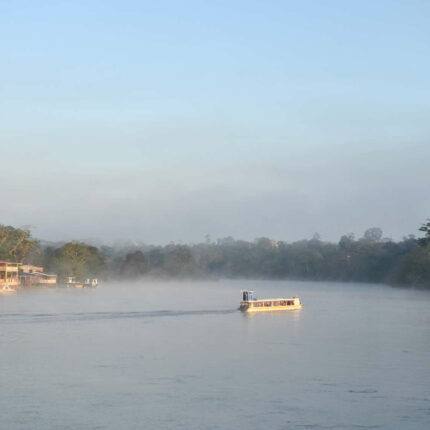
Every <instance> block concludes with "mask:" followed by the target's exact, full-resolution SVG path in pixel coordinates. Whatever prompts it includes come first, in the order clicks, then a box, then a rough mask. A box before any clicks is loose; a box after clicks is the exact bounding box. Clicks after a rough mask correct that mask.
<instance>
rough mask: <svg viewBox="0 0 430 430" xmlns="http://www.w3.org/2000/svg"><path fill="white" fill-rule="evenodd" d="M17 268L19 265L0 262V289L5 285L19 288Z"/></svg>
mask: <svg viewBox="0 0 430 430" xmlns="http://www.w3.org/2000/svg"><path fill="white" fill-rule="evenodd" d="M19 266H20V263H16V262H13V261H5V260H0V287H3V286H5V285H8V286H10V287H19V286H20V285H21V282H20V279H19Z"/></svg>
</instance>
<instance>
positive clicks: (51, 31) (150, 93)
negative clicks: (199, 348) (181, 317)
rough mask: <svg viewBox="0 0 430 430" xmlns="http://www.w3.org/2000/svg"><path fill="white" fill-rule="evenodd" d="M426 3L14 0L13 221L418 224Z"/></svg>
mask: <svg viewBox="0 0 430 430" xmlns="http://www.w3.org/2000/svg"><path fill="white" fill-rule="evenodd" d="M370 10H371V13H369V11H370ZM429 13H430V5H429V4H428V3H425V2H420V1H410V2H392V1H388V0H385V1H379V2H372V3H370V2H355V3H352V2H350V3H345V2H341V1H330V2H317V1H307V2H279V1H269V2H252V1H251V2H249V1H247V2H244V1H238V2H233V3H231V2H225V1H221V2H216V3H207V2H204V3H201V2H192V1H185V2H180V3H178V2H173V1H167V2H162V3H160V4H158V3H157V4H149V3H146V2H138V1H132V0H127V1H125V2H123V3H122V4H121V7H120V8H118V7H117V5H116V4H115V2H114V3H111V2H101V1H93V2H90V3H88V2H84V1H75V2H71V3H64V2H54V1H46V2H43V3H34V2H30V1H24V2H19V4H17V3H15V2H2V3H1V5H0V37H1V39H2V40H7V43H6V44H4V46H3V50H2V60H1V62H2V67H1V68H0V76H1V82H2V86H1V96H0V118H1V127H2V132H1V141H0V145H1V150H2V168H1V170H0V189H1V195H2V202H3V203H2V205H1V209H0V222H1V223H2V224H5V225H13V226H15V227H20V226H29V225H31V226H32V227H31V230H32V232H33V235H34V236H35V237H38V238H43V239H45V240H52V241H67V240H72V239H81V240H82V239H87V238H100V239H101V240H103V241H113V240H115V239H131V240H137V241H144V242H146V243H152V244H168V243H169V242H170V241H174V242H182V243H190V242H194V243H197V242H201V241H204V238H205V236H206V235H207V234H210V235H211V237H212V238H214V239H215V238H222V237H228V236H233V237H235V238H237V239H243V240H248V241H249V240H253V239H254V238H256V237H270V238H274V239H277V240H285V241H295V240H300V239H305V238H307V239H310V238H312V236H313V235H314V233H319V234H320V236H321V238H322V239H323V240H327V241H333V242H337V241H338V240H339V238H340V237H341V236H342V235H345V234H348V233H351V232H354V233H355V234H356V235H357V237H359V236H361V235H362V234H363V233H364V231H365V230H366V229H367V228H369V227H371V226H381V227H382V228H383V230H384V233H385V235H386V236H388V237H391V238H393V239H394V240H401V239H402V237H403V236H404V235H407V234H410V233H416V231H417V228H418V227H419V226H420V225H421V223H422V222H423V221H424V220H425V219H426V218H427V217H428V215H429V214H430V200H429V199H428V197H427V196H428V184H429V183H430V169H429V168H428V160H429V159H430V145H429V143H428V138H429V135H430V133H429V132H430V122H429V121H428V113H429V99H430V98H429V92H428V88H430V86H429V79H430V78H429V76H430V74H429V61H430V60H429V57H428V55H427V51H428V42H429V36H430V34H429V33H430V30H429V26H428V22H427V17H428V16H429ZM411 23H413V25H411Z"/></svg>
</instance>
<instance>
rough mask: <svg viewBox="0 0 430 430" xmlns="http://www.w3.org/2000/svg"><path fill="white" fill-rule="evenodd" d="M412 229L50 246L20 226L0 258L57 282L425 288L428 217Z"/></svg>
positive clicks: (8, 235)
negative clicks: (35, 268)
mask: <svg viewBox="0 0 430 430" xmlns="http://www.w3.org/2000/svg"><path fill="white" fill-rule="evenodd" d="M418 230H419V232H420V236H422V237H419V238H416V237H415V236H414V235H409V236H406V237H404V238H403V240H401V241H397V242H395V241H393V240H391V239H389V238H384V237H383V232H382V230H381V229H380V228H377V227H372V228H369V229H368V230H366V231H365V233H364V234H363V236H362V237H359V238H356V237H355V236H354V234H352V233H350V234H347V235H344V236H342V237H341V238H340V239H339V241H338V242H337V243H332V242H326V241H323V240H321V238H320V237H319V235H318V234H315V235H314V236H313V237H312V238H311V239H308V240H300V241H296V242H287V241H275V240H272V239H269V238H266V237H261V238H257V239H255V240H254V241H245V240H236V239H234V238H232V237H226V238H222V239H217V240H211V239H210V237H209V236H207V237H206V240H205V241H204V242H202V243H197V244H187V245H184V244H177V243H169V244H167V245H165V246H155V245H148V244H145V243H142V242H133V241H122V242H117V243H115V244H113V245H111V246H106V245H99V246H94V244H89V243H83V242H78V241H76V242H68V243H50V242H46V241H42V240H38V239H35V238H33V237H32V235H31V232H30V231H29V230H27V229H25V228H14V227H11V226H5V225H0V259H2V260H9V261H18V262H24V263H31V264H36V265H42V266H44V267H45V271H46V272H47V273H56V274H58V275H59V278H60V279H61V278H64V277H66V276H76V277H77V278H85V277H99V278H101V279H104V280H136V279H140V278H144V277H147V278H161V279H169V278H179V279H205V278H208V279H220V278H229V279H235V278H237V279H239V278H242V279H244V278H246V279H300V280H315V281H347V282H373V283H386V284H390V285H399V286H413V287H418V288H428V289H430V219H429V220H427V222H425V223H424V224H423V225H422V226H421V227H419V229H418Z"/></svg>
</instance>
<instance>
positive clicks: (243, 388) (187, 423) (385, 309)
mask: <svg viewBox="0 0 430 430" xmlns="http://www.w3.org/2000/svg"><path fill="white" fill-rule="evenodd" d="M241 289H254V290H255V291H256V294H257V296H259V297H260V298H266V297H267V298H271V297H273V298H276V297H283V296H287V297H288V296H293V295H299V296H300V297H301V299H302V301H303V303H304V305H305V306H304V308H303V309H302V310H299V311H289V312H280V313H279V312H278V313H266V314H254V315H247V314H242V313H240V312H238V311H236V308H237V307H238V304H239V300H240V290H241ZM0 325H1V332H0V390H1V391H0V407H1V418H0V420H1V422H0V427H1V429H4V430H67V429H70V430H72V429H73V430H79V429H94V430H96V429H97V430H102V429H109V430H119V429H120V430H132V429H133V430H134V429H175V430H176V429H186V430H204V429H213V430H215V429H238V430H240V429H246V430H253V429H255V430H261V429H270V430H278V429H279V430H281V429H286V430H288V429H314V430H317V429H387V430H395V429H402V430H405V429H419V430H428V429H429V428H430V292H423V291H413V290H402V289H393V288H391V287H388V286H381V285H367V284H342V283H311V282H267V281H221V282H192V283H191V282H167V283H162V282H149V281H146V282H141V283H134V284H106V285H103V286H102V287H101V288H99V289H97V290H61V289H58V290H55V291H48V290H45V291H25V292H20V293H19V294H17V295H15V296H8V297H6V296H0Z"/></svg>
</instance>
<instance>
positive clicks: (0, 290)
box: [0, 285, 16, 295]
mask: <svg viewBox="0 0 430 430" xmlns="http://www.w3.org/2000/svg"><path fill="white" fill-rule="evenodd" d="M0 294H4V295H8V294H16V290H15V288H12V287H9V285H3V286H2V287H0Z"/></svg>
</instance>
